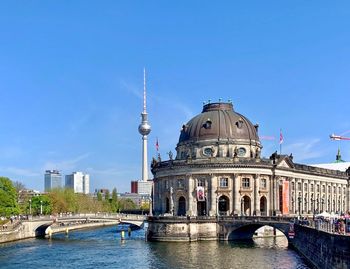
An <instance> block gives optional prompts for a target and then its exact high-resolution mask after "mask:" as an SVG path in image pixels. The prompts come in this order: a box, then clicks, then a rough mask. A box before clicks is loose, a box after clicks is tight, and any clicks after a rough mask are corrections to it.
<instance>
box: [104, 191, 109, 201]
mask: <svg viewBox="0 0 350 269" xmlns="http://www.w3.org/2000/svg"><path fill="white" fill-rule="evenodd" d="M109 198H110V195H109V190H106V193H105V200H106V201H109Z"/></svg>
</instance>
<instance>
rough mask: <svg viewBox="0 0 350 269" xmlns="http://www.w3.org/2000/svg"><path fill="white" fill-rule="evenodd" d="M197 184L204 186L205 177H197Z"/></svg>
mask: <svg viewBox="0 0 350 269" xmlns="http://www.w3.org/2000/svg"><path fill="white" fill-rule="evenodd" d="M197 186H198V187H204V186H205V179H203V178H200V179H198V182H197Z"/></svg>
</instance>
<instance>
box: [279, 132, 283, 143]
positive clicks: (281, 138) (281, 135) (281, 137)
mask: <svg viewBox="0 0 350 269" xmlns="http://www.w3.org/2000/svg"><path fill="white" fill-rule="evenodd" d="M282 143H283V134H282V129H281V130H280V145H281V144H282Z"/></svg>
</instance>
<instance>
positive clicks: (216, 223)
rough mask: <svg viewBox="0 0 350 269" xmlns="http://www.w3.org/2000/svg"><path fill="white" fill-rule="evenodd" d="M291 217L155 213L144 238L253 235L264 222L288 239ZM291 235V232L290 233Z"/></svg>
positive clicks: (168, 239)
mask: <svg viewBox="0 0 350 269" xmlns="http://www.w3.org/2000/svg"><path fill="white" fill-rule="evenodd" d="M293 221H294V218H291V217H260V216H255V217H253V216H252V217H246V216H242V217H233V216H218V217H215V216H202V217H191V216H187V217H178V216H176V217H175V216H174V217H173V216H154V217H149V218H148V231H147V239H148V240H150V241H199V240H242V239H252V238H253V235H254V233H255V232H256V230H257V229H259V228H260V227H263V226H265V225H268V226H271V227H273V228H276V229H278V230H279V231H281V232H282V233H283V234H284V235H285V236H286V237H287V239H288V241H289V242H291V239H292V238H290V236H289V235H290V234H289V232H292V231H293V228H294V225H293ZM291 235H292V234H291Z"/></svg>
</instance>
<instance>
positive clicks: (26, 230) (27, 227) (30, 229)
mask: <svg viewBox="0 0 350 269" xmlns="http://www.w3.org/2000/svg"><path fill="white" fill-rule="evenodd" d="M117 224H119V221H106V222H92V223H85V224H78V225H69V226H60V227H53V228H51V227H50V226H48V227H47V228H45V230H44V232H45V233H44V234H38V232H37V224H36V223H35V222H29V221H28V222H23V223H20V224H19V225H17V227H16V228H15V229H13V230H9V231H1V232H0V244H1V243H8V242H12V241H18V240H22V239H29V238H34V237H37V236H38V235H39V236H47V235H48V234H49V231H50V233H51V234H55V233H63V232H69V231H74V230H82V229H93V228H98V227H104V226H113V225H117Z"/></svg>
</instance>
